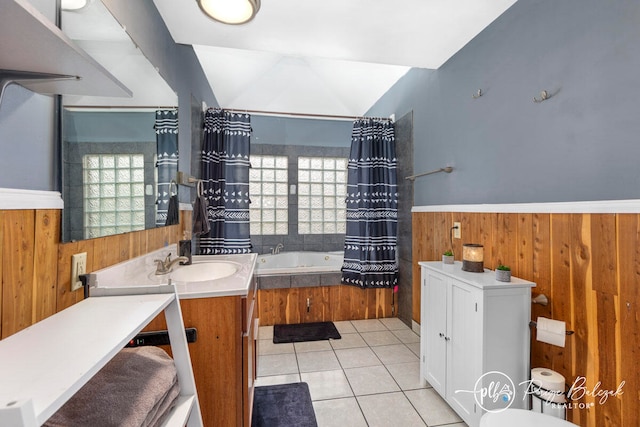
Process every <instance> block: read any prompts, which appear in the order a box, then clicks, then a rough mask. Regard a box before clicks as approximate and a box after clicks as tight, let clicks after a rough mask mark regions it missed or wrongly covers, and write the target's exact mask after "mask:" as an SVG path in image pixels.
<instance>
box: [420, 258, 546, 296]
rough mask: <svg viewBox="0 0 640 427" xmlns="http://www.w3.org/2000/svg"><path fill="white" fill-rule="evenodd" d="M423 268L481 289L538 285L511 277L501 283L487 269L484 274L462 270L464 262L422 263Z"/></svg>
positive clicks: (494, 274) (532, 286) (493, 273)
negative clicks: (509, 279)
mask: <svg viewBox="0 0 640 427" xmlns="http://www.w3.org/2000/svg"><path fill="white" fill-rule="evenodd" d="M418 264H419V265H420V266H422V267H427V268H429V269H431V270H434V271H437V272H439V273H442V274H444V275H446V276H449V277H455V279H457V280H462V281H463V282H465V283H468V284H469V285H471V286H474V287H476V288H480V289H500V288H504V289H508V288H516V287H521V288H522V287H526V288H535V286H536V284H535V283H533V282H530V281H528V280H523V279H519V278H517V277H513V276H511V281H510V282H500V281H498V280H496V273H495V271H493V270H489V269H485V270H484V273H474V272H471V271H464V270H462V262H460V261H455V262H454V263H453V264H445V263H443V262H442V261H420V262H419V263H418Z"/></svg>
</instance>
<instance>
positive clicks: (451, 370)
mask: <svg viewBox="0 0 640 427" xmlns="http://www.w3.org/2000/svg"><path fill="white" fill-rule="evenodd" d="M481 298H482V291H480V290H479V289H477V288H474V287H472V286H469V285H467V284H464V283H462V282H458V281H456V280H453V279H452V280H451V282H450V287H449V295H448V299H449V300H448V302H449V309H450V311H449V313H448V314H449V317H448V325H447V332H448V337H447V338H448V340H447V394H446V396H447V397H446V399H447V401H448V402H449V404H450V405H451V406H452V407H453V408H454V409H455V410H456V412H458V414H460V415H461V416H463V418H464V419H466V420H468V419H471V418H474V417H475V414H476V413H479V412H478V411H480V408H478V407H477V406H476V401H475V395H474V389H475V384H476V381H477V380H478V379H479V378H480V376H481V375H482V373H481V366H482V357H483V353H482V316H481V313H480V311H479V304H480V302H481ZM478 397H480V396H478Z"/></svg>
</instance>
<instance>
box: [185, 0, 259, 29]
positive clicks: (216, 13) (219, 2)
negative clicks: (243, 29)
mask: <svg viewBox="0 0 640 427" xmlns="http://www.w3.org/2000/svg"><path fill="white" fill-rule="evenodd" d="M196 1H197V2H198V6H200V9H202V11H203V12H204V13H205V14H206V15H207V16H208V17H210V18H211V19H213V20H215V21H218V22H222V23H223V24H231V25H239V24H244V23H246V22H249V21H251V20H252V19H253V17H254V16H256V14H257V13H258V10H259V9H260V0H196Z"/></svg>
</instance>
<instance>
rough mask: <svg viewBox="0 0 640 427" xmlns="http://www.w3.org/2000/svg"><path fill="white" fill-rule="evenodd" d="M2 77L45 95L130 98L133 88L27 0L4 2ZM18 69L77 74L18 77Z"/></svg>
mask: <svg viewBox="0 0 640 427" xmlns="http://www.w3.org/2000/svg"><path fill="white" fill-rule="evenodd" d="M0 40H3V42H2V49H0V80H5V79H8V80H11V81H16V82H18V83H19V84H20V85H21V86H24V87H26V88H28V89H30V90H32V91H34V92H38V93H42V94H67V95H95V96H113V97H130V96H131V91H130V90H129V89H127V88H126V87H125V86H124V85H123V84H122V83H121V82H120V81H118V80H117V79H116V78H115V77H114V76H113V75H111V73H109V72H108V71H107V70H106V69H105V68H104V67H102V66H101V65H100V64H99V63H98V62H97V61H95V60H94V59H93V58H91V56H89V55H88V54H87V53H86V52H85V51H84V50H82V49H80V48H79V47H78V46H76V45H75V43H74V42H73V41H71V39H69V38H68V37H67V36H66V35H65V34H64V33H63V32H62V31H61V30H60V29H59V28H58V27H56V26H55V25H54V24H53V23H52V22H51V21H49V20H48V19H47V18H46V17H44V16H43V15H42V14H41V13H40V12H39V11H38V10H37V9H35V8H34V7H33V6H31V5H30V4H29V3H28V2H27V1H26V0H3V1H2V2H0ZM14 71H18V72H20V71H22V72H30V73H43V74H56V75H65V76H75V77H79V79H67V80H51V79H42V80H24V81H22V80H19V81H18V80H17V79H16V78H15V77H14V76H13V75H14V74H15V73H13V72H14Z"/></svg>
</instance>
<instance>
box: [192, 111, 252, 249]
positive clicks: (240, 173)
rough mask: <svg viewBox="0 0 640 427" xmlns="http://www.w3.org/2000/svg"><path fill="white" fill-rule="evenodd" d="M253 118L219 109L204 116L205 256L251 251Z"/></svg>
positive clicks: (202, 245)
mask: <svg viewBox="0 0 640 427" xmlns="http://www.w3.org/2000/svg"><path fill="white" fill-rule="evenodd" d="M250 139H251V116H250V115H249V114H246V113H234V112H229V111H225V110H221V109H217V108H210V109H208V110H207V112H206V114H205V117H204V141H203V146H202V163H201V165H202V180H203V190H204V196H205V198H206V200H207V203H208V206H207V217H208V220H209V225H210V230H209V233H207V234H204V235H202V236H200V237H199V246H198V247H199V253H200V254H203V255H217V254H240V253H249V252H251V238H250V235H249V142H250Z"/></svg>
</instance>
